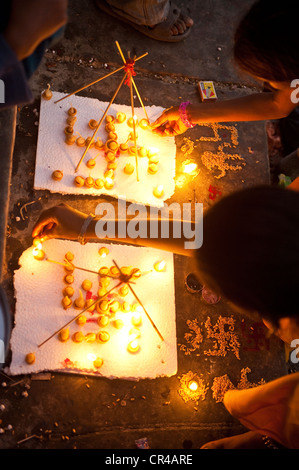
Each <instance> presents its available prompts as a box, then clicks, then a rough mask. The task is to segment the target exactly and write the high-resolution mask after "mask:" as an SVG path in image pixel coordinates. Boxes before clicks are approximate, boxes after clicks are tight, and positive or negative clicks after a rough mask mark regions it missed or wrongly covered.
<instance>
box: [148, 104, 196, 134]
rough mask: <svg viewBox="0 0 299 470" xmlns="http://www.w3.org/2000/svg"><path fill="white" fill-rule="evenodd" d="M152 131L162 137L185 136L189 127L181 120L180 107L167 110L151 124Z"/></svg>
mask: <svg viewBox="0 0 299 470" xmlns="http://www.w3.org/2000/svg"><path fill="white" fill-rule="evenodd" d="M151 128H152V131H153V132H154V133H155V134H159V135H161V136H162V137H165V136H176V135H179V134H183V133H184V132H186V131H187V130H188V127H187V126H185V124H183V122H182V121H181V119H180V113H179V107H178V106H175V107H171V108H169V109H165V111H163V113H162V114H161V116H159V117H158V119H156V121H155V122H154V123H153V124H151Z"/></svg>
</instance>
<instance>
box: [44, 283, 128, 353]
mask: <svg viewBox="0 0 299 470" xmlns="http://www.w3.org/2000/svg"><path fill="white" fill-rule="evenodd" d="M124 282H125V281H121V282H119V283H118V284H117V285H116V286H114V287H111V289H110V290H108V292H106V294H104V295H101V296H100V297H98V298H97V300H95V301H94V302H93V303H92V304H91V305H88V307H86V308H84V310H82V311H81V312H79V313H78V315H76V316H75V317H74V318H72V319H71V320H70V321H68V322H67V323H66V324H65V325H63V326H62V327H61V328H59V330H57V331H55V333H53V334H52V335H51V336H49V337H48V338H47V339H45V341H43V342H42V343H40V344H39V345H38V348H41V347H42V346H43V345H44V344H45V343H47V342H48V341H49V340H50V339H52V338H53V337H54V336H56V335H57V334H58V333H60V331H61V330H63V329H64V328H66V327H67V326H69V325H70V324H71V323H73V322H74V321H76V320H77V318H79V317H80V315H82V314H83V313H84V312H86V311H87V310H89V309H90V308H91V307H93V306H95V305H96V304H97V303H99V302H100V301H101V300H102V299H103V298H104V297H107V295H108V294H110V292H112V291H113V290H115V289H117V288H118V287H119V286H121V285H122V284H124ZM128 284H129V283H128Z"/></svg>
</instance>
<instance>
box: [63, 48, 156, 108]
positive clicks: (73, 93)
mask: <svg viewBox="0 0 299 470" xmlns="http://www.w3.org/2000/svg"><path fill="white" fill-rule="evenodd" d="M147 55H148V52H146V53H145V54H142V55H141V56H140V57H137V58H136V61H137V60H140V59H143V57H145V56H147ZM124 68H125V66H124V65H123V66H122V67H119V68H118V69H116V70H114V71H113V72H109V73H107V74H106V75H104V76H103V77H101V78H98V79H97V80H94V81H93V82H91V83H88V84H87V85H85V86H83V87H81V88H79V89H78V90H76V91H73V92H72V93H69V94H68V95H67V96H64V97H63V98H60V99H59V100H57V101H54V103H55V104H57V103H60V101H63V100H66V99H67V98H69V97H70V96H73V95H75V94H76V93H79V92H80V91H82V90H85V88H88V87H90V86H92V85H94V84H95V83H98V82H100V81H101V80H104V79H105V78H107V77H110V76H111V75H113V74H114V73H117V72H119V71H120V70H123V69H124Z"/></svg>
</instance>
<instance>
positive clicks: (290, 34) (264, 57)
mask: <svg viewBox="0 0 299 470" xmlns="http://www.w3.org/2000/svg"><path fill="white" fill-rule="evenodd" d="M298 18H299V1H298V0H284V1H282V2H278V1H277V2H276V1H274V2H273V0H260V1H258V2H257V3H256V4H254V6H253V7H252V8H251V10H250V11H249V12H248V13H247V15H246V16H245V18H244V19H243V20H242V21H241V23H240V25H239V27H238V28H237V31H236V33H235V45H234V57H235V61H236V62H237V64H238V65H239V67H240V68H241V69H243V70H244V71H246V72H248V73H249V74H250V75H253V76H255V77H260V78H263V79H265V80H266V81H278V82H283V81H292V80H293V79H297V78H299V60H298V55H299V34H298Z"/></svg>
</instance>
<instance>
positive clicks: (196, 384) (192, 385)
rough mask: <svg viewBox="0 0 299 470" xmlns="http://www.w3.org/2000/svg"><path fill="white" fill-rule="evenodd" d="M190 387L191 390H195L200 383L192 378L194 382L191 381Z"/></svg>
mask: <svg viewBox="0 0 299 470" xmlns="http://www.w3.org/2000/svg"><path fill="white" fill-rule="evenodd" d="M188 387H189V389H190V390H192V392H195V391H196V390H197V389H198V383H197V382H195V380H192V382H190V383H189V385H188Z"/></svg>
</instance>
